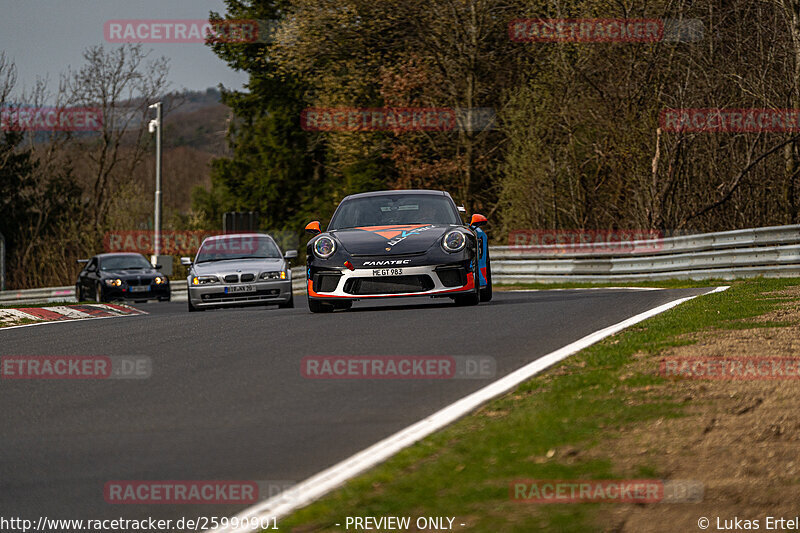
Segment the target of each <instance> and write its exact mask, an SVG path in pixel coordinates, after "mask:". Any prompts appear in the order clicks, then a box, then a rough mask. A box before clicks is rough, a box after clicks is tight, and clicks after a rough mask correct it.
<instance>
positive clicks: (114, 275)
mask: <svg viewBox="0 0 800 533" xmlns="http://www.w3.org/2000/svg"><path fill="white" fill-rule="evenodd" d="M78 263H85V264H86V266H85V267H83V270H81V273H80V274H78V281H77V283H76V284H75V298H77V300H78V301H79V302H82V301H85V300H95V301H97V302H109V301H112V300H134V301H142V302H143V301H147V300H159V301H162V302H168V301H169V300H170V288H169V279H168V278H167V276H165V275H164V274H162V273H161V272H159V271H158V269H159V268H161V265H156V266H155V268H154V267H153V265H151V264H150V262H149V261H148V260H147V259H145V258H144V256H143V255H141V254H134V253H118V254H99V255H96V256H94V257H92V258H91V259H79V260H78Z"/></svg>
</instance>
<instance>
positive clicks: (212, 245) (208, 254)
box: [196, 235, 281, 263]
mask: <svg viewBox="0 0 800 533" xmlns="http://www.w3.org/2000/svg"><path fill="white" fill-rule="evenodd" d="M280 257H281V252H280V250H279V249H278V246H277V245H276V244H275V242H274V241H273V240H272V239H271V238H269V237H266V236H264V235H231V236H230V237H218V238H215V239H208V240H206V241H205V242H204V243H203V244H202V246H200V251H199V252H197V259H196V262H197V263H208V262H210V261H227V260H231V259H271V258H280Z"/></svg>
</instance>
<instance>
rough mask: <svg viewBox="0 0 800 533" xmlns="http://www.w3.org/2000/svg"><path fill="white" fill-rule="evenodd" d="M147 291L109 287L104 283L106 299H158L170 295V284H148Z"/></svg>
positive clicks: (104, 296) (125, 287) (124, 287)
mask: <svg viewBox="0 0 800 533" xmlns="http://www.w3.org/2000/svg"><path fill="white" fill-rule="evenodd" d="M146 287H147V290H145V291H137V292H133V291H131V287H127V286H123V287H109V286H108V285H103V298H104V299H106V300H156V299H167V298H169V297H170V287H169V284H163V285H150V286H146Z"/></svg>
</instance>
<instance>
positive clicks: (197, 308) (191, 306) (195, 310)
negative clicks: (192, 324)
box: [186, 300, 205, 313]
mask: <svg viewBox="0 0 800 533" xmlns="http://www.w3.org/2000/svg"><path fill="white" fill-rule="evenodd" d="M186 303H187V304H189V312H190V313H196V312H198V311H205V309H200V308H199V307H195V306H193V305H192V301H191V300H186Z"/></svg>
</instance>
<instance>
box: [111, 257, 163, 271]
mask: <svg viewBox="0 0 800 533" xmlns="http://www.w3.org/2000/svg"><path fill="white" fill-rule="evenodd" d="M145 268H153V267H152V265H151V264H150V263H148V262H147V259H145V258H144V257H142V256H141V255H113V256H111V257H101V258H100V270H142V269H145Z"/></svg>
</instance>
